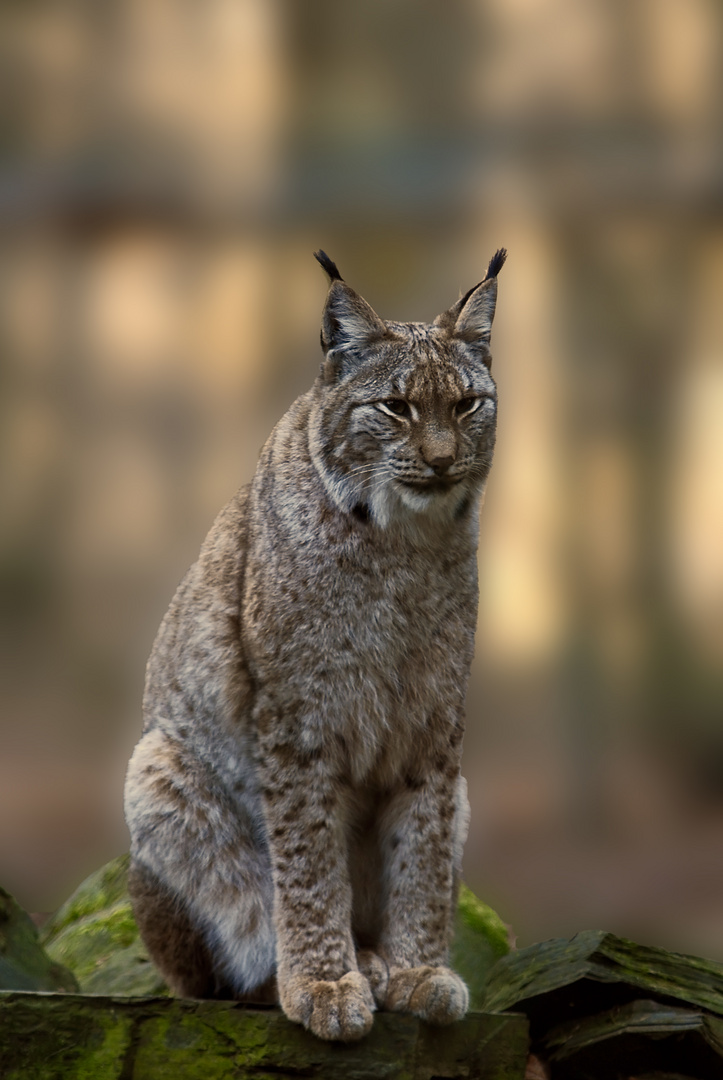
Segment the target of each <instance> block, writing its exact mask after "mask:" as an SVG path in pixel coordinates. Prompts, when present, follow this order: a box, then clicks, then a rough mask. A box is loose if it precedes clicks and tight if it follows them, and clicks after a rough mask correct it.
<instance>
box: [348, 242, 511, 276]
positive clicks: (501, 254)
mask: <svg viewBox="0 0 723 1080" xmlns="http://www.w3.org/2000/svg"><path fill="white" fill-rule="evenodd" d="M506 258H507V248H499V250H497V251H496V252H495V253H494V255H493V256H492V258H491V259H490V264H489V266H488V267H487V273H486V274H485V277H484V280H485V281H487V280H488V279H489V278H493V277H497V275H498V274H499V272H500V270H501V269H502V267H503V266H504V265H505V259H506ZM332 265H333V263H332Z"/></svg>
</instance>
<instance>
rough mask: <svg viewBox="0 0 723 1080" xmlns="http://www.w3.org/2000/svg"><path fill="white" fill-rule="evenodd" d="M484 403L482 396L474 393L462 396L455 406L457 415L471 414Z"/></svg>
mask: <svg viewBox="0 0 723 1080" xmlns="http://www.w3.org/2000/svg"><path fill="white" fill-rule="evenodd" d="M481 404H482V398H480V397H475V396H474V395H473V394H470V395H468V396H467V397H463V398H461V399H460V400H459V401H458V402H457V404H456V405H455V406H454V415H455V416H458V417H459V416H469V415H470V414H471V413H473V412H476V410H477V409H479V407H480V405H481Z"/></svg>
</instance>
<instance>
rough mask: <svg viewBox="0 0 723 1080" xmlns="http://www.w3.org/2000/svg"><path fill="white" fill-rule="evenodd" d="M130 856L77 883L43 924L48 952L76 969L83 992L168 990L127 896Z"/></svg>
mask: <svg viewBox="0 0 723 1080" xmlns="http://www.w3.org/2000/svg"><path fill="white" fill-rule="evenodd" d="M129 861H130V860H129V856H128V855H121V856H120V857H119V858H117V859H114V860H113V861H112V862H109V863H107V864H106V866H103V867H101V869H100V870H96V872H95V873H93V874H91V875H90V877H88V878H86V879H85V881H84V882H83V883H82V884H81V885H79V886H78V888H77V889H76V890H75V892H74V893H73V894H72V896H70V897H69V898H68V900H66V902H65V903H64V904H63V906H62V907H61V908H59V909H58V911H57V912H56V913H55V915H53V917H52V918H51V919H50V921H49V922H48V923H46V925H45V926H44V927H43V932H42V941H43V944H44V945H45V948H46V949H47V952H48V954H49V955H50V956H51V957H52V958H53V959H54V960H57V961H59V962H60V963H62V964H65V965H66V966H67V967H69V968H70V970H71V971H72V972H73V973H74V974H75V977H76V979H77V980H78V983H79V986H80V989H81V990H82V991H83V992H84V993H86V994H129V995H145V994H161V995H162V994H167V993H168V988H167V986H166V984H165V982H164V980H163V977H162V976H161V974H160V972H159V971H157V969H156V968H155V967H154V966H153V964H152V963H151V960H150V957H149V956H148V953H147V951H146V948H145V946H144V945H143V942H142V941H141V938H140V934H139V932H138V927H137V925H136V921H135V919H134V918H133V912H132V910H131V903H130V899H129V897H128V865H129Z"/></svg>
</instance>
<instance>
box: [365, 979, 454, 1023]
mask: <svg viewBox="0 0 723 1080" xmlns="http://www.w3.org/2000/svg"><path fill="white" fill-rule="evenodd" d="M384 1004H385V1008H387V1009H391V1010H392V1012H410V1013H413V1014H414V1015H415V1016H418V1017H420V1019H422V1020H427V1021H428V1022H429V1023H430V1024H451V1023H453V1022H454V1021H455V1020H461V1018H462V1017H463V1016H464V1014H465V1013H466V1012H467V1006H468V1005H469V993H468V991H467V987H466V986H465V985H464V983H463V982H462V980H461V979H460V977H459V975H455V973H454V972H453V971H450V970H449V968H444V967H426V966H425V967H414V968H407V969H404V968H392V970H391V972H390V975H389V989H388V991H387V996H386V1000H385V1003H384Z"/></svg>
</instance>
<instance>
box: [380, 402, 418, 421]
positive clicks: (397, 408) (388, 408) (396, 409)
mask: <svg viewBox="0 0 723 1080" xmlns="http://www.w3.org/2000/svg"><path fill="white" fill-rule="evenodd" d="M377 406H378V408H380V409H381V410H382V412H385V413H390V415H391V416H403V417H406V418H409V417H411V415H412V410H411V408H410V406H409V404H408V402H406V401H405V400H404V398H387V400H386V401H379V402H378V403H377Z"/></svg>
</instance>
